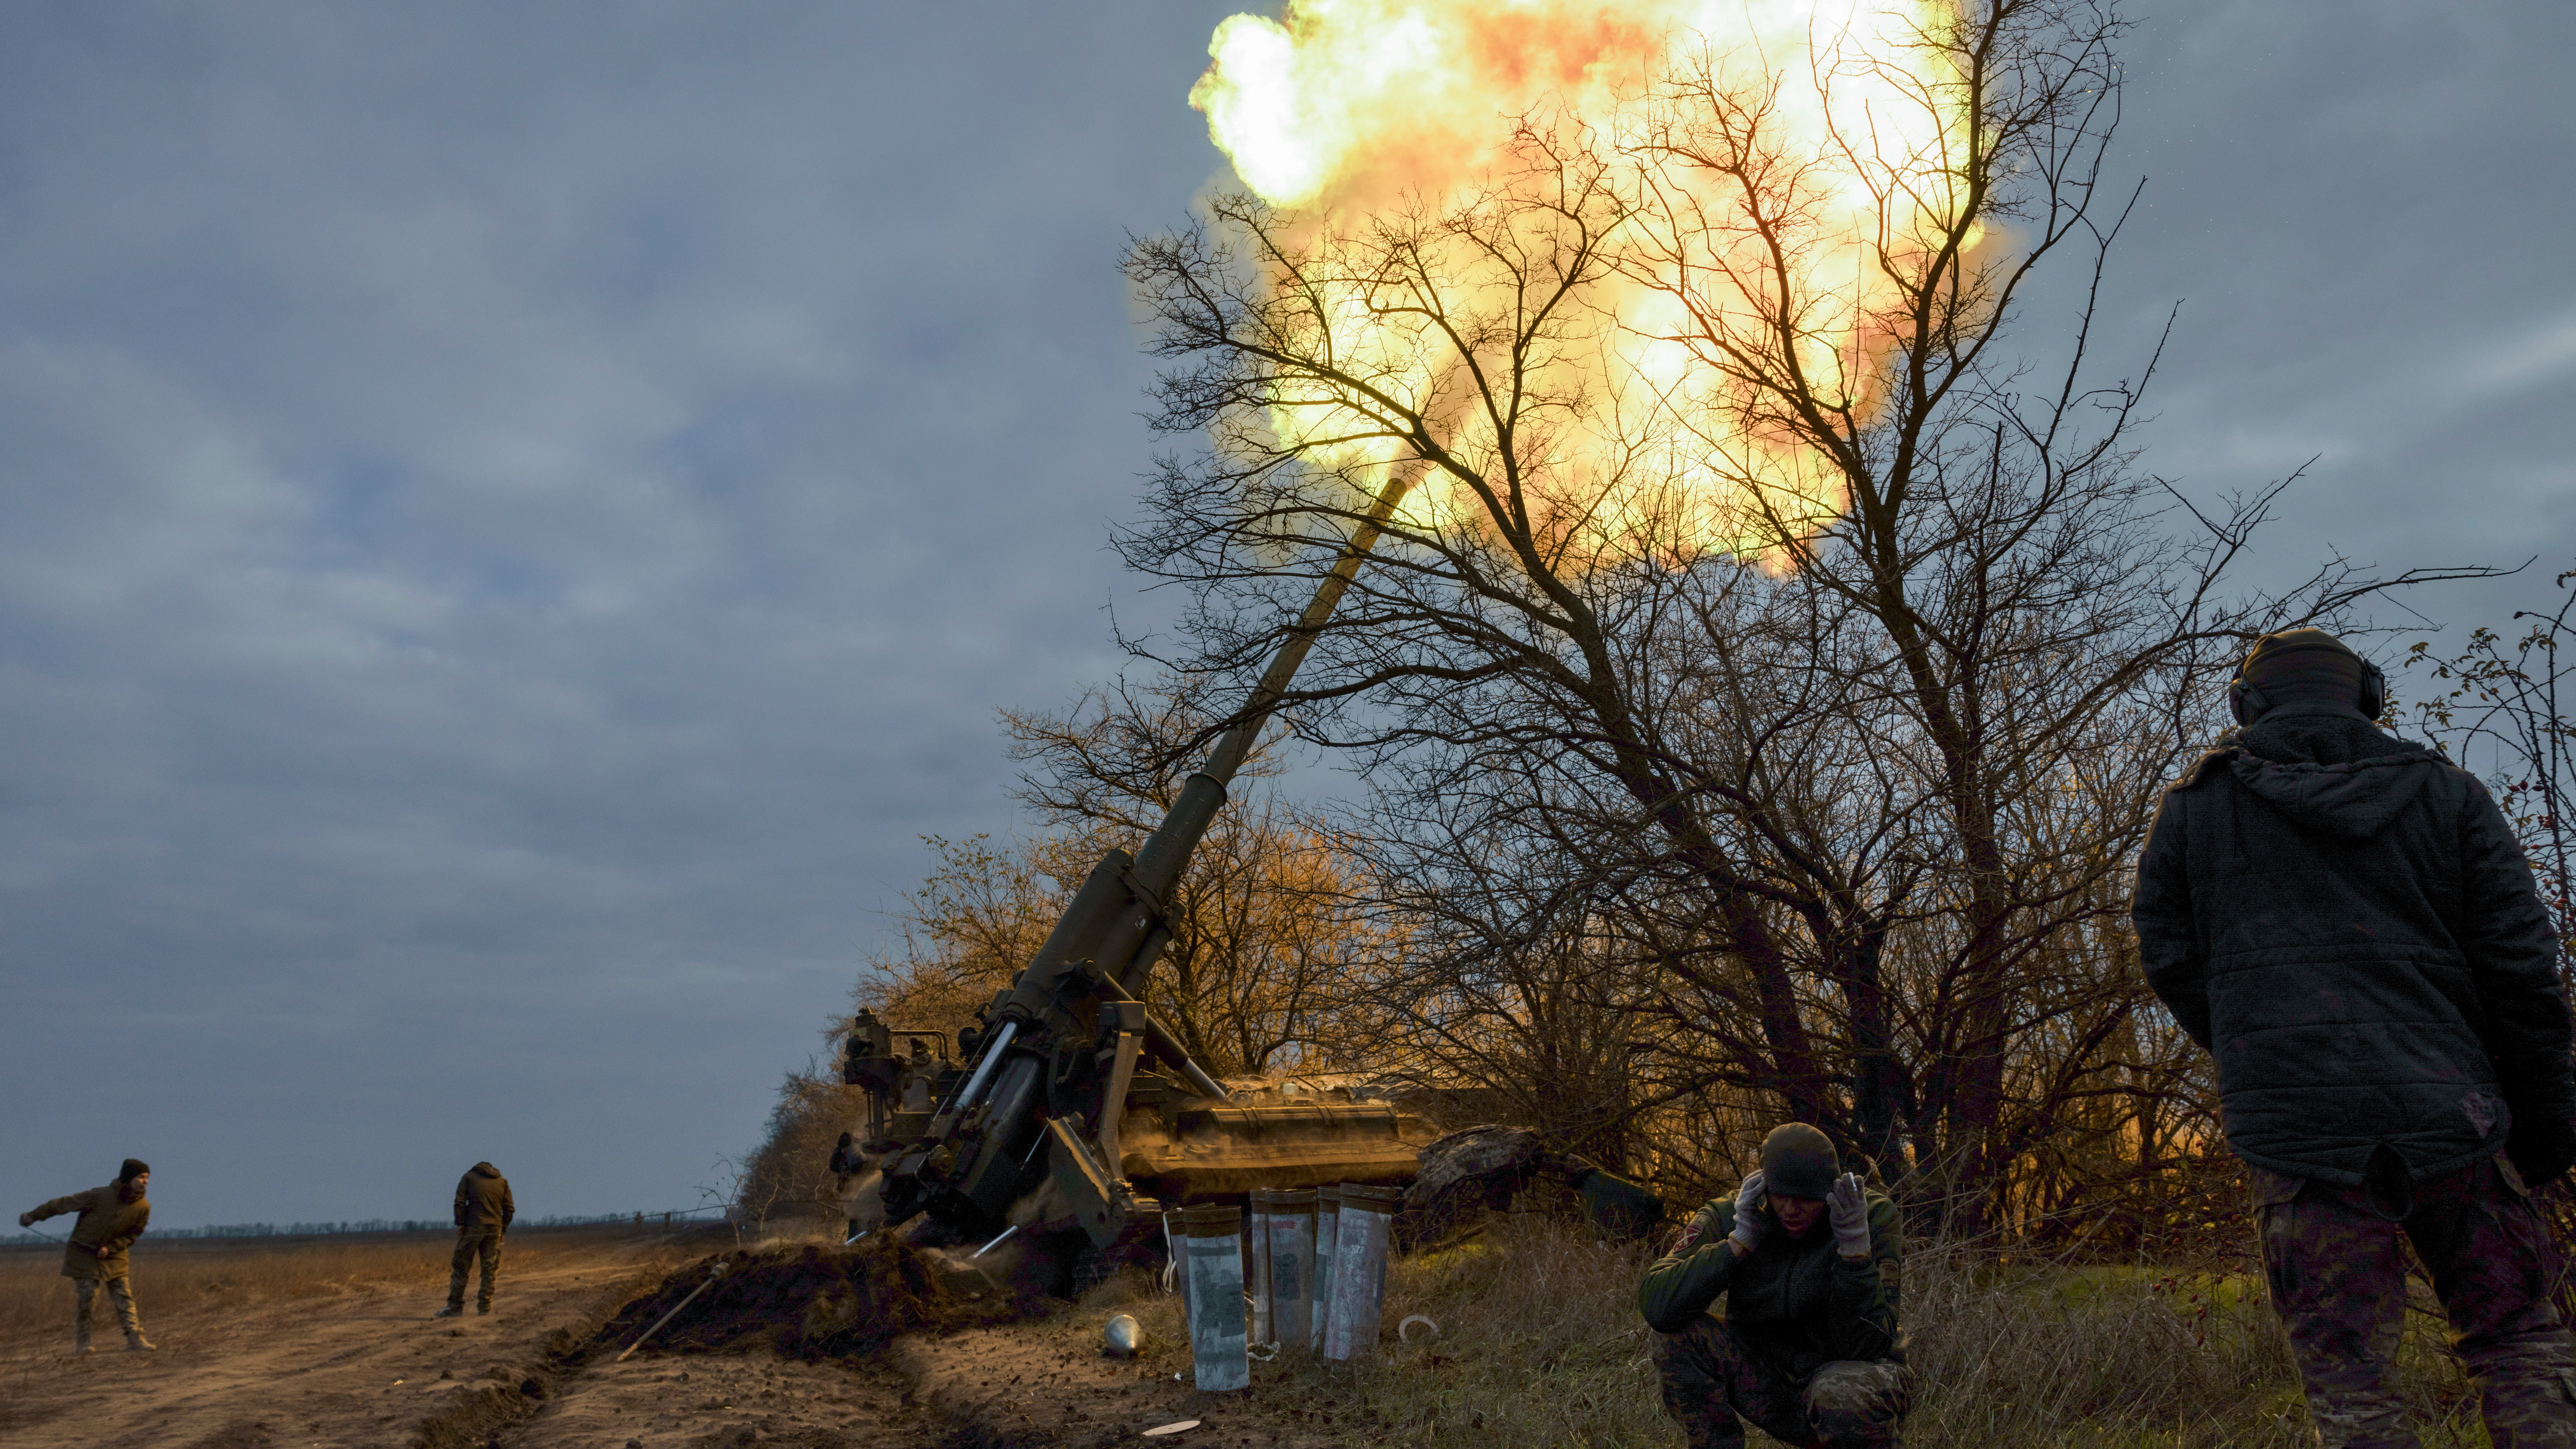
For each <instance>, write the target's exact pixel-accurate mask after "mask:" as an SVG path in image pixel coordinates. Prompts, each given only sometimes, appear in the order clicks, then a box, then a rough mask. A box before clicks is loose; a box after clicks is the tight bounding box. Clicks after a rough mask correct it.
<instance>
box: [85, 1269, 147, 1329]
mask: <svg viewBox="0 0 2576 1449" xmlns="http://www.w3.org/2000/svg"><path fill="white" fill-rule="evenodd" d="M99 1284H100V1280H98V1279H96V1278H74V1279H73V1280H72V1332H74V1333H77V1334H79V1335H80V1336H81V1337H82V1338H87V1337H89V1318H90V1309H91V1307H92V1305H94V1304H96V1303H97V1302H98V1290H99ZM106 1286H107V1301H108V1302H110V1303H113V1304H115V1305H116V1321H117V1324H118V1326H119V1327H122V1328H123V1329H124V1330H125V1331H126V1333H127V1334H128V1335H129V1336H131V1335H133V1334H138V1333H141V1332H142V1331H143V1315H142V1314H140V1313H138V1312H136V1311H135V1308H134V1287H133V1285H132V1284H130V1283H128V1282H127V1281H126V1280H125V1279H123V1278H110V1279H107V1280H106Z"/></svg>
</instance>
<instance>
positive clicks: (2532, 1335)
mask: <svg viewBox="0 0 2576 1449" xmlns="http://www.w3.org/2000/svg"><path fill="white" fill-rule="evenodd" d="M2384 694H2385V684H2384V682H2383V681H2382V679H2381V677H2380V674H2379V671H2378V670H2376V669H2374V668H2372V667H2371V666H2370V665H2368V664H2367V663H2365V662H2364V661H2363V660H2362V659H2361V657H2360V656H2359V655H2356V654H2354V653H2353V652H2352V651H2351V650H2350V649H2347V648H2345V647H2344V645H2343V644H2342V643H2341V642H2340V641H2339V640H2337V639H2335V638H2334V637H2333V636H2332V635H2330V634H2326V633H2324V632H2322V631H2320V630H2316V629H2293V630H2290V631H2288V632H2286V633H2281V634H2271V635H2266V636H2265V637H2264V638H2262V639H2261V640H2259V641H2257V642H2256V643H2255V645H2254V648H2253V650H2252V651H2251V652H2249V653H2248V654H2247V655H2246V657H2245V662H2244V663H2243V664H2242V665H2241V666H2239V668H2238V670H2237V674H2236V678H2235V680H2234V681H2233V682H2232V683H2231V684H2230V686H2229V689H2228V699H2229V703H2230V705H2231V706H2232V708H2233V709H2234V712H2235V715H2236V719H2237V722H2238V723H2239V724H2240V725H2241V726H2243V728H2241V729H2239V730H2237V731H2235V732H2234V733H2232V734H2229V735H2227V736H2224V737H2222V738H2221V739H2220V741H2219V744H2218V748H2216V749H2214V750H2212V751H2211V752H2210V753H2209V754H2207V755H2205V756H2203V757H2202V758H2201V760H2200V762H2199V763H2198V764H2197V765H2195V766H2193V767H2192V769H2191V772H2190V773H2189V774H2187V775H2185V776H2184V777H2183V779H2182V780H2181V782H2180V783H2178V784H2176V785H2174V786H2173V787H2172V788H2171V789H2169V790H2168V791H2167V792H2166V794H2165V798H2164V806H2163V808H2162V810H2161V811H2160V812H2159V813H2158V814H2157V816H2156V824H2155V829H2154V832H2153V833H2152V834H2151V835H2150V836H2149V837H2148V840H2147V847H2146V852H2145V854H2144V856H2143V857H2142V858H2141V859H2140V861H2139V863H2138V894H2137V902H2136V908H2135V919H2136V923H2137V929H2138V949H2139V954H2140V959H2141V961H2142V963H2143V964H2144V966H2145V968H2146V973H2147V980H2148V982H2149V983H2150V984H2151V985H2153V986H2154V988H2155V991H2156V995H2157V996H2159V997H2161V998H2163V1000H2164V1003H2165V1005H2166V1006H2167V1007H2168V1008H2170V1009H2171V1010H2172V1012H2173V1015H2174V1019H2175V1020H2176V1021H2177V1022H2179V1023H2180V1024H2181V1025H2182V1028H2183V1030H2185V1031H2187V1032H2189V1033H2190V1034H2191V1036H2192V1039H2193V1040H2194V1041H2197V1042H2198V1043H2200V1045H2201V1046H2202V1047H2204V1048H2206V1049H2208V1050H2209V1051H2210V1052H2212V1053H2213V1054H2214V1055H2215V1056H2216V1057H2217V1061H2218V1088H2219V1100H2220V1104H2221V1109H2222V1111H2223V1113H2224V1116H2225V1119H2226V1128H2227V1145H2228V1146H2229V1147H2230V1148H2232V1149H2234V1151H2235V1152H2236V1155H2237V1156H2239V1157H2241V1158H2243V1159H2244V1160H2245V1163H2246V1165H2247V1166H2248V1167H2249V1168H2251V1169H2252V1170H2253V1180H2254V1205H2255V1212H2256V1216H2257V1221H2258V1225H2259V1230H2260V1233H2261V1241H2262V1250H2263V1270H2264V1275H2265V1277H2266V1278H2267V1279H2268V1280H2269V1282H2270V1285H2271V1290H2272V1304H2273V1307H2274V1309H2275V1310H2276V1311H2278V1312H2279V1313H2280V1315H2281V1319H2282V1322H2283V1324H2284V1326H2285V1327H2286V1328H2287V1329H2288V1330H2289V1336H2290V1346H2291V1350H2292V1353H2293V1355H2294V1356H2295V1358H2296V1359H2297V1361H2298V1365H2299V1373H2300V1376H2301V1377H2302V1378H2303V1379H2304V1380H2305V1381H2306V1386H2307V1396H2308V1410H2309V1417H2310V1419H2311V1420H2312V1421H2313V1423H2314V1424H2315V1426H2316V1432H2317V1441H2318V1442H2319V1443H2320V1444H2323V1445H2326V1446H2329V1449H2393V1446H2403V1445H2412V1444H2415V1443H2417V1442H2418V1441H2417V1439H2416V1435H2415V1432H2414V1430H2413V1429H2411V1428H2410V1427H2409V1426H2408V1425H2407V1424H2406V1422H2405V1415H2404V1410H2403V1406H2402V1405H2401V1403H2400V1401H2399V1398H2398V1394H2397V1388H2396V1385H2395V1384H2394V1383H2393V1382H2392V1381H2391V1380H2392V1378H2393V1376H2394V1370H2395V1366H2396V1359H2397V1343H2398V1333H2399V1328H2400V1326H2401V1324H2402V1322H2403V1320H2404V1317H2405V1312H2406V1260H2405V1256H2404V1251H2403V1249H2402V1248H2401V1247H2400V1245H2399V1243H2398V1235H2399V1234H2400V1233H2401V1232H2402V1233H2403V1234H2404V1235H2405V1236H2406V1238H2407V1239H2408V1240H2410V1241H2412V1242H2413V1243H2414V1245H2415V1252H2416V1255H2417V1256H2418V1257H2419V1258H2421V1259H2422V1260H2423V1263H2424V1266H2425V1267H2426V1268H2428V1269H2429V1270H2431V1273H2432V1277H2433V1291H2434V1293H2435V1294H2436V1295H2437V1296H2438V1297H2439V1298H2440V1299H2441V1302H2442V1310H2443V1312H2444V1313H2446V1314H2447V1315H2449V1317H2450V1321H2451V1328H2452V1340H2451V1341H2452V1344H2453V1346H2454V1347H2455V1348H2456V1349H2457V1350H2458V1352H2459V1355H2460V1358H2461V1361H2462V1363H2463V1364H2464V1365H2465V1366H2466V1367H2467V1369H2468V1371H2469V1373H2470V1375H2471V1378H2472V1379H2473V1381H2474V1382H2475V1383H2476V1385H2477V1387H2478V1389H2479V1392H2480V1396H2481V1403H2480V1407H2481V1409H2482V1411H2483V1413H2484V1415H2485V1417H2486V1425H2487V1436H2488V1438H2489V1440H2490V1441H2491V1442H2492V1443H2493V1444H2494V1445H2495V1446H2496V1449H2544V1446H2545V1449H2569V1446H2576V1402H2572V1401H2571V1400H2576V1344H2571V1342H2570V1340H2569V1338H2568V1334H2567V1330H2566V1328H2565V1327H2563V1326H2562V1325H2561V1324H2560V1322H2559V1318H2558V1313H2557V1310H2556V1309H2555V1308H2553V1307H2552V1306H2551V1304H2550V1300H2549V1291H2550V1287H2551V1285H2553V1284H2554V1283H2556V1282H2557V1275H2558V1264H2557V1255H2556V1252H2555V1250H2554V1249H2553V1248H2552V1247H2551V1245H2550V1241H2549V1235H2548V1231H2547V1229H2546V1228H2545V1227H2544V1226H2543V1224H2542V1222H2541V1220H2540V1216H2539V1214H2538V1213H2536V1212H2534V1211H2533V1209H2532V1206H2531V1203H2530V1201H2529V1198H2530V1194H2531V1191H2532V1189H2534V1188H2536V1187H2540V1186H2542V1185H2544V1184H2546V1183H2548V1182H2550V1181H2552V1180H2554V1179H2555V1178H2557V1177H2558V1176H2559V1174H2561V1173H2563V1172H2565V1171H2566V1170H2567V1167H2568V1165H2569V1164H2570V1163H2571V1162H2576V1073H2571V1070H2570V1063H2569V1057H2568V1048H2569V1035H2570V1032H2569V1021H2568V1011H2567V1002H2566V999H2565V996H2564V994H2563V993H2562V992H2561V990H2560V988H2559V983H2558V956H2559V946H2558V940H2557V936H2556V934H2555V932H2554V931H2553V930H2552V928H2551V924H2550V920H2549V914H2548V912H2547V910H2546V909H2544V908H2543V907H2542V905H2541V903H2540V899H2539V896H2538V895H2537V893H2536V892H2535V891H2534V890H2533V888H2532V882H2531V871H2530V868H2529V866H2528V865H2527V864H2526V863H2525V862H2524V860H2523V856H2522V851H2521V849H2520V848H2519V847H2518V846H2517V845H2516V844H2515V842H2514V838H2513V832H2512V830H2511V829H2510V828H2509V827H2508V826H2507V824H2506V823H2505V819H2504V815H2503V813H2502V812H2501V811H2499V810H2497V808H2496V805H2495V802H2494V800H2492V799H2490V798H2489V797H2488V795H2487V792H2486V790H2485V789H2484V788H2483V787H2482V786H2480V785H2479V784H2478V782H2477V780H2476V778H2475V777H2473V776H2471V775H2469V774H2468V773H2466V772H2465V771H2462V770H2459V769H2456V768H2454V767H2453V766H2451V765H2450V764H2449V763H2448V762H2446V761H2444V760H2443V759H2442V757H2441V756H2439V755H2437V754H2435V753H2434V752H2432V751H2431V750H2427V749H2425V748H2423V747H2421V746H2419V745H2414V744H2409V743H2408V742H2406V741H2404V740H2400V739H2396V738H2394V737H2392V736H2389V735H2386V734H2382V733H2381V732H2380V731H2379V730H2378V729H2376V728H2374V727H2373V725H2372V723H2371V721H2372V720H2374V719H2376V718H2377V717H2378V716H2379V714H2380V713H2381V711H2382V710H2383V709H2384V708H2385V706H2386V700H2385V698H2384Z"/></svg>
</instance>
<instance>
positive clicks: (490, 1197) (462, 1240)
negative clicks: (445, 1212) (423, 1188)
mask: <svg viewBox="0 0 2576 1449" xmlns="http://www.w3.org/2000/svg"><path fill="white" fill-rule="evenodd" d="M518 1213H519V1209H518V1205H517V1204H515V1203H513V1202H511V1201H510V1180H509V1179H508V1178H506V1177H503V1176H502V1175H501V1170H500V1169H499V1168H497V1167H494V1166H493V1165H492V1164H490V1163H488V1162H478V1163H476V1164H474V1165H473V1166H472V1167H470V1168H467V1169H466V1171H465V1175H464V1176H463V1177H461V1178H459V1179H457V1182H456V1256H455V1257H453V1258H451V1259H449V1260H448V1264H447V1306H446V1307H445V1308H442V1309H440V1310H438V1316H439V1317H441V1318H459V1317H462V1316H464V1313H465V1272H466V1270H467V1269H468V1268H470V1267H472V1266H473V1264H474V1261H475V1260H476V1259H477V1258H480V1259H481V1260H482V1262H483V1288H482V1291H481V1292H479V1293H477V1294H476V1295H475V1296H474V1311H475V1312H477V1313H489V1312H491V1311H492V1280H493V1279H495V1278H498V1277H500V1276H501V1238H502V1235H503V1234H505V1233H507V1232H508V1231H509V1229H510V1219H512V1218H514V1217H516V1216H518Z"/></svg>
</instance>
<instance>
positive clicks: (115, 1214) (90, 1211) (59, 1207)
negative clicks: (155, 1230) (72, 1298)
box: [35, 1182, 152, 1279]
mask: <svg viewBox="0 0 2576 1449" xmlns="http://www.w3.org/2000/svg"><path fill="white" fill-rule="evenodd" d="M124 1186H125V1184H123V1183H121V1182H111V1183H109V1184H108V1185H107V1186H105V1187H93V1188H91V1189H90V1190H89V1191H87V1192H76V1193H73V1194H71V1195H70V1196H69V1197H58V1198H55V1199H54V1200H53V1201H52V1202H49V1203H47V1204H45V1205H44V1206H43V1207H40V1208H38V1209H36V1213H35V1217H36V1221H38V1222H42V1221H44V1220H45V1219H47V1218H57V1217H61V1216H62V1215H63V1214H65V1213H79V1214H80V1219H79V1221H77V1222H75V1223H73V1224H72V1235H71V1241H70V1243H69V1244H67V1245H66V1246H65V1247H64V1248H63V1276H64V1277H66V1278H91V1279H107V1278H122V1277H124V1276H125V1275H126V1269H127V1258H126V1251H125V1250H126V1249H128V1248H131V1247H133V1246H134V1240H135V1239H137V1238H139V1237H142V1236H143V1229H144V1228H145V1227H146V1226H147V1225H148V1224H150V1223H151V1221H152V1199H150V1198H148V1197H138V1198H136V1199H135V1200H134V1201H132V1202H127V1201H125V1200H124V1195H123V1192H122V1189H123V1188H124Z"/></svg>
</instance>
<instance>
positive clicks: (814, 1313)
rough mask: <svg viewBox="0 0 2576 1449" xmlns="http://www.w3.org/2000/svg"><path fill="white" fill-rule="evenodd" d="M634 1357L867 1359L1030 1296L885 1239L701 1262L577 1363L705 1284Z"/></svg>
mask: <svg viewBox="0 0 2576 1449" xmlns="http://www.w3.org/2000/svg"><path fill="white" fill-rule="evenodd" d="M719 1262H722V1263H724V1264H725V1265H726V1266H725V1273H724V1276H723V1277H722V1278H719V1279H717V1280H716V1283H715V1286H713V1287H711V1288H708V1289H707V1291H706V1292H704V1293H701V1294H699V1295H698V1297H697V1300H696V1301H695V1302H692V1303H690V1304H689V1306H688V1307H687V1309H685V1310H684V1311H683V1312H682V1313H681V1314H680V1316H679V1317H677V1318H675V1319H673V1320H672V1321H671V1323H670V1325H669V1326H668V1327H665V1328H664V1329H662V1330H661V1331H660V1332H659V1333H656V1334H654V1335H653V1339H652V1341H651V1342H650V1343H647V1344H646V1345H644V1347H643V1349H642V1353H644V1354H654V1353H684V1354H685V1353H707V1352H714V1351H719V1350H722V1351H730V1352H743V1351H746V1350H749V1349H753V1348H759V1347H764V1346H765V1347H770V1348H774V1349H775V1350H776V1351H777V1352H779V1353H782V1354H787V1355H789V1356H791V1357H795V1358H803V1359H818V1358H844V1357H852V1356H856V1355H860V1354H866V1353H872V1352H874V1351H875V1350H876V1349H878V1348H880V1347H882V1346H883V1345H884V1344H885V1343H886V1341H887V1340H889V1339H892V1338H894V1337H895V1336H896V1335H898V1334H903V1333H911V1332H915V1331H919V1330H923V1329H933V1330H935V1329H945V1328H962V1327H967V1326H970V1325H973V1324H978V1323H996V1322H1001V1321H1005V1320H1008V1319H1013V1318H1018V1317H1021V1316H1022V1315H1023V1314H1024V1313H1026V1312H1027V1311H1028V1309H1029V1307H1030V1306H1031V1300H1032V1299H1033V1298H1034V1297H1035V1296H1036V1295H1034V1294H1032V1293H1029V1292H1027V1291H1024V1290H1020V1289H1015V1288H1013V1287H1011V1286H1009V1285H1007V1284H1003V1283H999V1282H993V1283H991V1284H989V1285H988V1284H987V1282H986V1280H985V1279H984V1278H982V1277H981V1276H980V1275H971V1274H965V1275H961V1274H960V1273H959V1272H958V1270H956V1269H955V1268H953V1267H950V1266H948V1265H945V1264H943V1263H942V1262H941V1261H940V1260H938V1259H936V1258H934V1257H933V1256H932V1255H931V1254H929V1253H926V1252H923V1251H921V1250H919V1249H916V1248H912V1247H909V1246H907V1245H905V1244H904V1243H902V1242H899V1241H897V1240H896V1239H894V1238H893V1237H890V1236H883V1235H881V1236H878V1237H876V1238H873V1239H870V1240H869V1241H867V1242H865V1243H862V1244H860V1245H859V1246H857V1247H852V1248H823V1247H815V1246H810V1245H809V1246H806V1247H802V1248H772V1249H768V1250H765V1251H761V1252H743V1251H737V1252H734V1253H730V1254H725V1255H722V1256H720V1257H715V1258H702V1259H700V1260H698V1261H697V1262H695V1263H692V1264H690V1265H689V1266H687V1267H685V1268H682V1269H679V1270H678V1271H676V1272H674V1273H672V1274H671V1275H670V1276H669V1277H666V1278H664V1279H663V1280H662V1282H661V1284H660V1285H659V1286H657V1287H656V1288H654V1289H653V1291H652V1292H650V1293H647V1294H645V1295H644V1296H642V1297H640V1298H637V1299H634V1300H633V1301H631V1302H629V1303H628V1304H627V1305H626V1306H625V1307H623V1308H621V1309H619V1310H618V1312H617V1316H616V1317H614V1318H611V1319H610V1320H609V1321H608V1322H607V1323H606V1324H604V1325H602V1326H601V1327H600V1330H599V1332H598V1333H597V1334H595V1335H593V1336H592V1339H591V1342H590V1344H589V1345H588V1349H589V1352H588V1354H586V1355H584V1356H585V1357H597V1356H601V1355H608V1356H614V1355H615V1354H616V1353H618V1352H621V1351H623V1350H624V1349H625V1347H626V1345H628V1344H630V1343H632V1342H634V1341H635V1339H636V1337H637V1335H639V1334H641V1333H643V1332H644V1331H645V1330H646V1329H648V1328H650V1327H652V1326H653V1325H654V1324H655V1323H658V1322H660V1321H661V1319H662V1316H663V1315H664V1314H666V1313H669V1312H670V1311H671V1310H672V1309H673V1308H674V1307H676V1306H678V1305H679V1303H680V1301H681V1300H682V1299H684V1298H687V1297H688V1296H689V1294H690V1292H691V1291H692V1290H693V1289H695V1288H697V1287H698V1286H699V1285H700V1284H702V1283H705V1282H706V1281H707V1275H708V1274H709V1273H710V1272H711V1271H713V1269H714V1268H715V1265H716V1264H717V1263H719Z"/></svg>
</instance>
